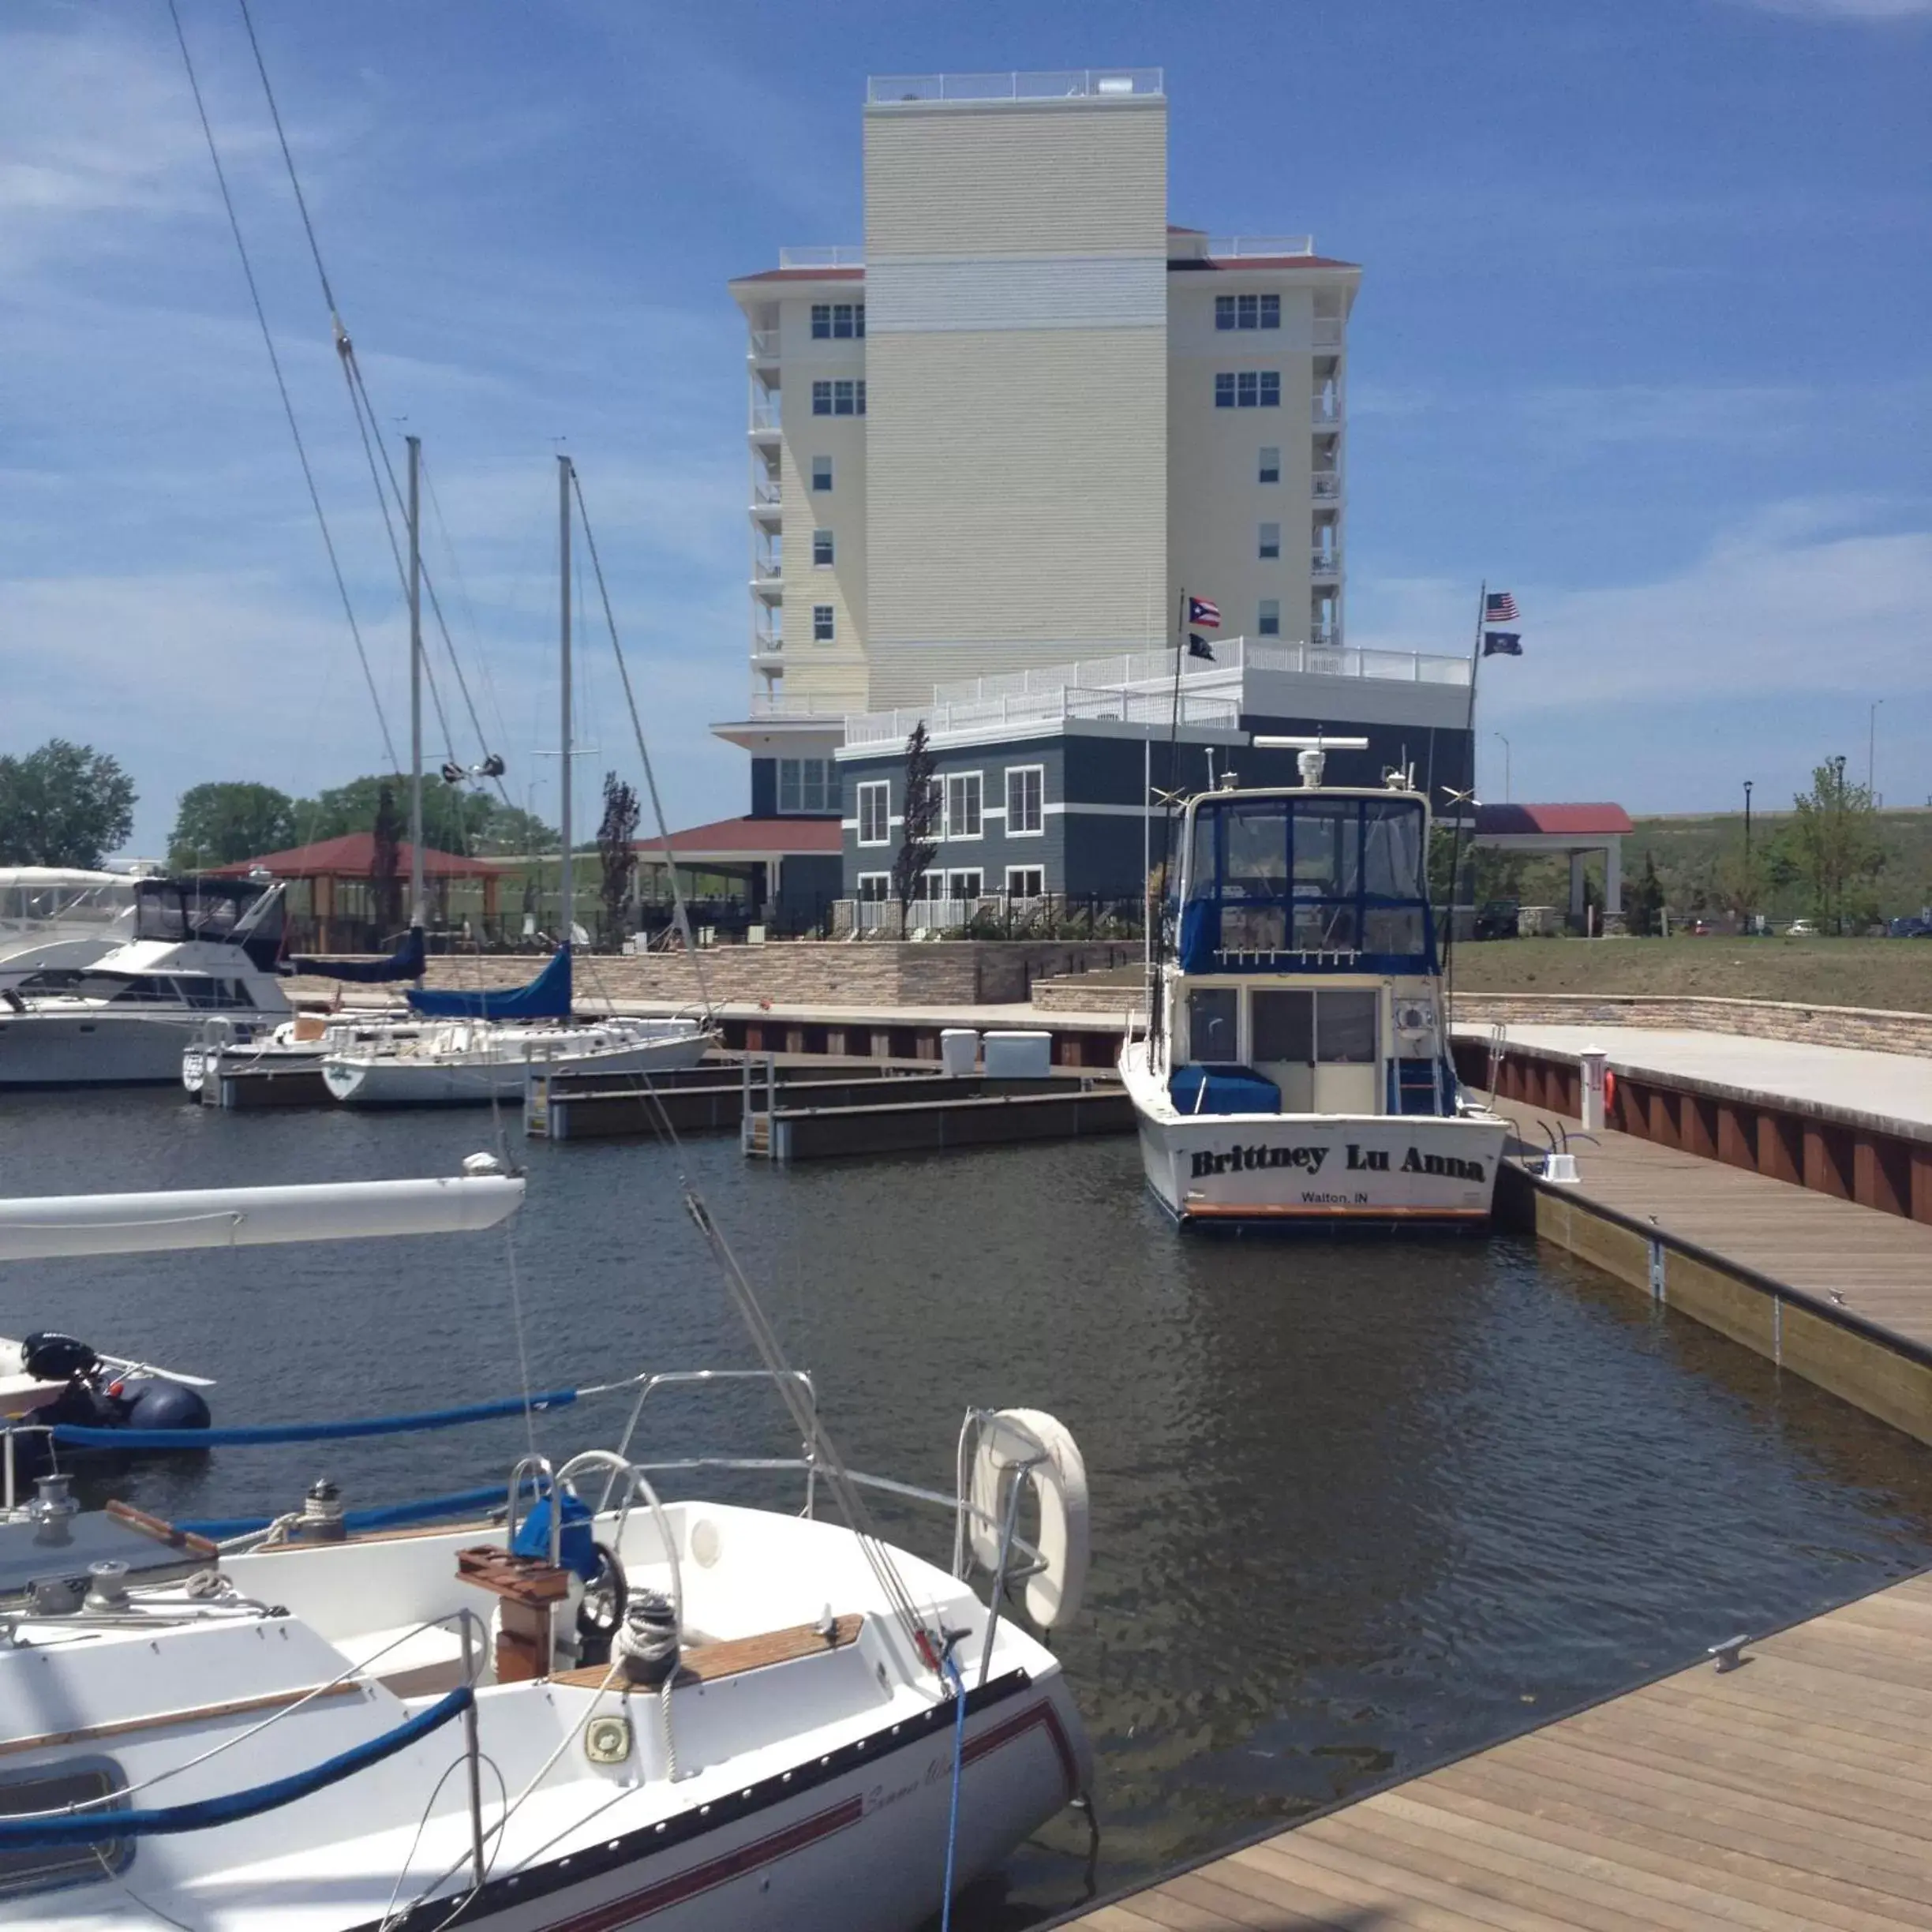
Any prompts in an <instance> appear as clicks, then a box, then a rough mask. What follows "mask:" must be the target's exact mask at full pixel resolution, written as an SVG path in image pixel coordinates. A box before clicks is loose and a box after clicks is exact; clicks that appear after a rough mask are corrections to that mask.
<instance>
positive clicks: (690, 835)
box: [634, 818, 845, 865]
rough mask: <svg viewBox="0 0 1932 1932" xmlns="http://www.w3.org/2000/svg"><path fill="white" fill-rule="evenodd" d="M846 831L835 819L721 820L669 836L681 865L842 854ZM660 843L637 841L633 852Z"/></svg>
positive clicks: (657, 849)
mask: <svg viewBox="0 0 1932 1932" xmlns="http://www.w3.org/2000/svg"><path fill="white" fill-rule="evenodd" d="M844 842H845V829H844V826H841V824H840V823H839V822H838V821H837V819H836V818H720V819H717V820H715V821H714V822H713V823H711V824H710V825H701V826H691V827H690V828H689V829H687V830H685V831H683V832H673V833H672V834H671V850H672V852H673V854H675V855H676V859H677V861H678V863H680V865H683V864H687V863H693V862H696V861H701V860H702V859H704V858H705V857H706V856H715V855H717V854H721V853H734V854H735V853H740V852H769V853H771V854H773V856H776V857H778V858H787V857H794V856H804V855H807V854H810V853H813V852H839V851H841V850H843V848H844ZM664 845H665V841H663V840H662V839H655V838H648V839H639V840H638V841H637V843H636V845H635V848H634V849H635V850H636V851H638V852H662V851H663V850H664Z"/></svg>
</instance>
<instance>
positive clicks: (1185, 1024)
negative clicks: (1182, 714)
mask: <svg viewBox="0 0 1932 1932" xmlns="http://www.w3.org/2000/svg"><path fill="white" fill-rule="evenodd" d="M1270 742H1271V743H1272V742H1275V741H1270ZM1289 742H1290V743H1300V744H1302V745H1303V748H1302V750H1301V776H1302V785H1301V788H1300V789H1292V788H1290V789H1274V788H1240V787H1239V786H1238V785H1237V784H1232V783H1230V784H1228V785H1226V786H1224V787H1223V788H1221V789H1219V790H1218V791H1213V792H1204V793H1201V794H1200V795H1199V796H1196V797H1193V798H1191V799H1189V800H1187V802H1186V803H1185V806H1184V807H1182V810H1181V828H1180V838H1179V841H1178V848H1177V851H1176V856H1175V859H1174V862H1173V863H1174V876H1173V878H1172V881H1171V883H1170V899H1169V901H1168V925H1169V927H1170V933H1171V935H1172V945H1173V952H1172V956H1171V957H1169V958H1167V959H1166V960H1164V961H1163V962H1162V963H1161V964H1160V966H1159V971H1158V972H1157V973H1156V974H1155V975H1151V977H1153V979H1154V985H1153V987H1152V988H1151V1002H1150V1019H1151V1024H1150V1025H1149V1027H1148V1030H1147V1033H1146V1035H1145V1036H1144V1038H1140V1039H1132V1040H1129V1042H1128V1043H1127V1044H1126V1046H1125V1047H1124V1048H1123V1049H1122V1050H1121V1059H1120V1069H1121V1078H1122V1080H1124V1081H1125V1084H1126V1087H1127V1090H1128V1091H1129V1094H1130V1095H1132V1096H1133V1103H1134V1106H1135V1109H1136V1113H1137V1114H1138V1115H1139V1120H1140V1151H1141V1158H1142V1163H1143V1165H1144V1169H1145V1171H1146V1175H1147V1181H1148V1187H1149V1188H1150V1189H1151V1190H1152V1192H1153V1193H1154V1195H1155V1198H1156V1199H1157V1200H1159V1202H1160V1203H1161V1204H1162V1206H1163V1207H1165V1208H1166V1210H1167V1211H1168V1212H1169V1213H1170V1214H1171V1215H1174V1217H1175V1218H1176V1219H1178V1220H1179V1221H1181V1222H1199V1223H1211V1222H1219V1223H1226V1222H1234V1223H1239V1222H1272V1223H1278V1224H1279V1223H1290V1224H1293V1223H1303V1224H1309V1223H1312V1224H1315V1225H1333V1224H1337V1223H1342V1224H1358V1223H1368V1224H1370V1225H1373V1224H1376V1223H1381V1224H1384V1225H1387V1226H1426V1225H1428V1224H1431V1223H1436V1224H1443V1225H1458V1226H1484V1225H1485V1224H1486V1223H1487V1222H1488V1219H1489V1215H1490V1208H1491V1204H1492V1199H1493V1196H1494V1195H1495V1192H1496V1170H1497V1168H1498V1166H1500V1163H1501V1160H1502V1157H1503V1143H1504V1137H1505V1136H1506V1134H1507V1122H1506V1121H1504V1120H1503V1118H1501V1117H1500V1115H1498V1114H1494V1113H1492V1112H1491V1111H1490V1110H1488V1108H1486V1107H1485V1106H1481V1105H1480V1104H1479V1103H1477V1102H1476V1101H1474V1100H1473V1099H1471V1098H1470V1096H1468V1095H1466V1094H1465V1093H1464V1092H1463V1091H1462V1088H1461V1087H1460V1085H1459V1084H1458V1080H1457V1078H1456V1073H1455V1064H1454V1062H1453V1061H1452V1060H1451V1057H1450V1050H1449V1017H1448V1012H1447V1005H1446V1003H1445V1002H1444V999H1443V987H1442V976H1441V971H1440V964H1439V961H1438V957H1437V953H1436V934H1435V921H1434V915H1433V912H1432V908H1431V906H1430V904H1429V895H1428V874H1427V855H1428V833H1429V810H1428V800H1427V799H1426V798H1425V797H1424V796H1422V794H1421V793H1420V792H1417V791H1416V790H1414V789H1413V786H1412V785H1411V784H1410V781H1409V779H1408V777H1407V775H1406V773H1396V774H1395V775H1394V776H1393V777H1391V782H1390V784H1389V785H1388V787H1387V788H1386V789H1384V790H1382V791H1373V790H1368V789H1358V788H1350V787H1343V786H1337V785H1324V784H1323V783H1322V767H1323V753H1322V751H1321V749H1320V743H1319V741H1312V740H1311V741H1301V740H1290V741H1289Z"/></svg>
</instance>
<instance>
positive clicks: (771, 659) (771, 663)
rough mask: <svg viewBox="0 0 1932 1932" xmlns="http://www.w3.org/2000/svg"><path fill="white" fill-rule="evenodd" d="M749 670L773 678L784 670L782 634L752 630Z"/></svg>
mask: <svg viewBox="0 0 1932 1932" xmlns="http://www.w3.org/2000/svg"><path fill="white" fill-rule="evenodd" d="M751 668H752V669H753V670H754V671H758V672H763V673H764V674H765V675H766V676H776V675H777V673H779V672H782V671H783V670H784V633H783V632H782V631H767V630H764V629H762V628H758V629H754V631H752V633H751Z"/></svg>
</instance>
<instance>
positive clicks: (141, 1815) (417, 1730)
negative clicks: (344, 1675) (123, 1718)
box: [0, 1684, 476, 1853]
mask: <svg viewBox="0 0 1932 1932" xmlns="http://www.w3.org/2000/svg"><path fill="white" fill-rule="evenodd" d="M475 1701H476V1693H475V1692H474V1690H471V1689H470V1687H469V1685H467V1684H459V1686H458V1687H456V1688H455V1690H452V1691H451V1693H450V1694H449V1695H448V1696H447V1697H446V1698H443V1699H442V1701H441V1702H439V1703H436V1704H432V1705H430V1707H429V1709H427V1710H426V1711H424V1712H422V1713H421V1714H420V1715H419V1716H417V1717H412V1718H410V1720H409V1721H408V1722H407V1723H406V1724H398V1725H397V1726H396V1728H395V1729H394V1730H393V1731H385V1732H384V1733H383V1734H382V1735H381V1736H380V1737H378V1738H371V1739H369V1742H368V1743H366V1744H354V1745H351V1746H350V1748H349V1749H348V1750H346V1751H339V1752H338V1753H337V1754H335V1756H334V1757H333V1758H324V1760H323V1761H322V1762H321V1763H320V1764H319V1765H310V1766H309V1769H307V1770H306V1771H298V1772H296V1773H294V1775H293V1776H291V1777H285V1778H277V1779H276V1780H275V1781H274V1783H273V1784H257V1785H256V1787H255V1788H254V1789H253V1791H244V1792H228V1793H227V1795H225V1796H223V1797H220V1798H201V1799H197V1800H196V1801H195V1802H194V1803H193V1804H182V1805H170V1806H167V1807H164V1808H163V1809H162V1810H147V1811H133V1810H129V1811H116V1810H111V1809H110V1808H109V1807H106V1806H99V1807H95V1809H93V1810H88V1811H74V1812H66V1813H63V1814H62V1815H60V1816H59V1817H57V1818H0V1853H5V1852H28V1851H49V1850H53V1849H54V1848H58V1847H59V1846H62V1845H73V1844H83V1845H86V1844H100V1843H101V1842H102V1841H103V1840H106V1839H114V1838H152V1837H159V1836H160V1835H162V1834H163V1833H168V1832H191V1831H207V1830H208V1829H212V1827H213V1826H215V1825H233V1824H235V1823H238V1822H239V1821H240V1820H241V1819H243V1818H256V1817H258V1816H259V1815H260V1814H261V1813H262V1812H264V1811H274V1810H279V1808H280V1807H282V1806H283V1805H286V1804H293V1803H295V1802H296V1800H297V1799H301V1798H309V1797H313V1795H314V1794H315V1793H316V1792H319V1791H322V1790H324V1789H326V1788H328V1786H329V1785H331V1784H339V1783H340V1782H341V1781H342V1780H343V1779H344V1778H346V1777H354V1775H355V1774H356V1773H357V1772H358V1771H365V1770H367V1769H369V1766H370V1765H374V1764H380V1763H381V1762H382V1761H383V1760H384V1758H393V1757H394V1756H395V1754H396V1753H397V1752H398V1751H399V1750H407V1749H408V1748H409V1747H410V1745H412V1744H414V1743H419V1742H420V1741H421V1739H424V1738H426V1737H427V1736H428V1735H429V1733H430V1732H432V1731H436V1730H440V1728H442V1727H443V1726H444V1724H447V1723H448V1722H449V1720H451V1718H452V1717H461V1716H462V1713H464V1712H465V1711H466V1710H467V1709H469V1708H470V1705H472V1704H473V1703H474V1702H475Z"/></svg>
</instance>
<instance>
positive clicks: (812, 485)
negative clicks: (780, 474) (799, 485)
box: [805, 456, 838, 496]
mask: <svg viewBox="0 0 1932 1932" xmlns="http://www.w3.org/2000/svg"><path fill="white" fill-rule="evenodd" d="M821 463H823V464H824V465H825V466H826V480H825V481H823V482H822V483H821V482H820V481H818V466H819V465H820V464H821ZM805 475H806V479H807V480H806V485H805V489H806V493H807V495H809V496H830V495H831V494H832V493H833V485H834V484H835V483H836V481H837V477H838V468H837V465H836V464H835V463H834V462H833V460H832V459H831V458H830V457H829V456H814V457H813V458H812V459H811V462H808V463H807V465H806V466H805Z"/></svg>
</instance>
